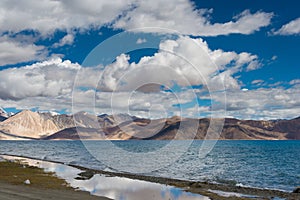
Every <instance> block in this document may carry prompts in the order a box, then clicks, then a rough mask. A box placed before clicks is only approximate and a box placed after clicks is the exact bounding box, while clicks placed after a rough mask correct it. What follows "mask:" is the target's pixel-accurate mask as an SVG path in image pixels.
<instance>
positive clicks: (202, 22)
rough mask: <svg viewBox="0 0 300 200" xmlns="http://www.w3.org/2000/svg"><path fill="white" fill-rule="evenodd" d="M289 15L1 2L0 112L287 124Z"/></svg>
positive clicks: (295, 91)
mask: <svg viewBox="0 0 300 200" xmlns="http://www.w3.org/2000/svg"><path fill="white" fill-rule="evenodd" d="M297 4H300V3H299V2H297V1H276V3H274V1H257V0H255V1H214V0H209V1H188V0H186V1H170V2H169V1H161V0H157V1H154V2H146V1H130V0H128V1H117V2H114V3H111V2H102V3H100V2H97V1H95V2H94V1H93V0H90V1H87V2H85V3H83V2H80V1H75V2H72V3H69V2H61V1H57V2H51V1H47V0H43V1H40V2H39V3H36V2H34V1H26V3H25V1H17V3H16V2H15V3H14V1H3V2H1V3H0V6H1V8H2V10H3V11H2V12H0V17H1V19H2V20H0V25H1V28H0V32H1V36H0V51H1V53H0V59H1V61H0V106H1V107H3V108H4V109H6V110H7V111H12V112H16V111H18V110H21V109H34V110H40V111H48V110H51V111H56V112H61V113H63V112H66V113H72V112H75V111H79V110H87V111H90V112H95V113H97V114H99V113H113V112H128V113H130V114H133V115H138V116H146V117H154V118H156V117H165V116H171V115H182V116H187V117H204V116H214V117H218V116H228V117H238V118H245V119H250V118H251V119H253V118H254V119H274V118H293V117H297V116H299V111H300V110H299V108H300V102H299V99H300V97H299V91H300V86H299V84H300V77H299V62H298V58H299V52H300V51H299V50H300V38H299V36H300V18H299V17H300V16H299V9H298V8H299V7H300V5H297ZM54 8H55V9H54ZM48 9H49V10H48ZM30 10H31V12H30ZM47 10H48V12H46V11H47ZM31 13H34V15H33V14H31ZM20 16H21V17H22V19H21V18H20ZM37 19H40V20H37ZM118 37H120V38H119V39H117V38H118ZM193 44H197V45H198V47H195V46H193ZM105 45H106V46H105ZM197 48H198V49H197ZM133 49H135V50H134V51H130V52H128V51H127V50H133ZM91 52H92V53H91ZM93 52H94V53H93ZM93 54H94V55H93ZM171 54H172V55H171ZM93 56H94V57H93ZM172 56H173V57H172ZM91 63H93V65H94V66H89V65H91ZM189 64H190V65H191V66H193V67H191V66H188V65H189ZM87 65H88V66H89V67H86V66H87ZM195 68H196V70H195ZM214 68H216V69H214ZM170 70H171V71H170ZM195 73H199V76H198V75H197V74H195ZM129 74H130V75H129ZM199 77H201V78H199ZM153 83H155V84H157V85H160V87H156V86H155V85H154V84H153ZM162 86H166V88H168V89H163V87H162ZM74 88H75V92H74ZM137 88H142V89H137ZM95 91H96V92H95ZM170 91H171V92H170ZM208 94H210V95H208ZM112 98H116V100H114V99H112ZM74 99H75V100H74ZM123 101H125V102H128V103H127V104H125V103H124V102H123ZM114 102H115V103H114ZM208 102H210V103H208ZM131 104H135V105H131ZM131 108H132V109H131ZM164 113H167V114H164Z"/></svg>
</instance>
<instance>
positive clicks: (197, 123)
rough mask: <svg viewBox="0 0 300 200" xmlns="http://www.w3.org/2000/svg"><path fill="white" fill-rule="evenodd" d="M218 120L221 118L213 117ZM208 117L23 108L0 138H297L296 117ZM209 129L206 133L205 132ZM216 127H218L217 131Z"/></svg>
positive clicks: (299, 121)
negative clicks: (215, 123)
mask: <svg viewBox="0 0 300 200" xmlns="http://www.w3.org/2000/svg"><path fill="white" fill-rule="evenodd" d="M215 120H221V119H215ZM211 124H212V122H211V120H210V119H208V118H202V119H192V118H180V117H176V116H174V117H172V118H168V119H154V120H150V119H145V118H138V117H132V116H129V115H127V114H119V115H116V116H111V115H106V114H104V115H100V116H94V115H90V114H88V113H85V112H79V113H76V114H75V115H53V114H51V113H38V112H32V111H29V110H24V111H22V112H20V113H17V114H15V115H13V116H11V117H9V118H7V119H6V117H3V120H1V118H0V139H2V140H3V139H10V140H13V139H43V140H78V139H89V140H104V139H108V140H132V139H135V140H171V139H178V140H181V139H192V138H194V139H224V140H286V139H300V117H298V118H295V119H291V120H239V119H233V118H226V119H225V120H224V126H223V127H217V126H216V127H212V128H211V129H208V128H209V126H210V125H211ZM208 130H210V133H209V135H207V132H208ZM217 130H222V132H221V134H220V135H219V134H217V133H218V131H217Z"/></svg>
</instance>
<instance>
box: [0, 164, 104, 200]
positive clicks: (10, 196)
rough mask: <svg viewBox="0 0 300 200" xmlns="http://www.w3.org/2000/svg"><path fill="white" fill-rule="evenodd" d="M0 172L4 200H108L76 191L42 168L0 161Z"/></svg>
mask: <svg viewBox="0 0 300 200" xmlns="http://www.w3.org/2000/svg"><path fill="white" fill-rule="evenodd" d="M0 171H1V174H0V197H1V199H4V200H36V199H64V200H75V199H87V200H109V198H106V197H100V196H92V195H91V194H90V193H89V192H86V191H79V190H76V189H75V188H72V187H70V186H69V184H68V183H67V182H66V181H65V180H64V179H61V178H59V177H57V176H56V175H55V173H51V172H45V171H44V169H42V168H38V167H33V166H30V165H26V164H22V163H21V162H18V161H15V162H11V161H9V160H5V159H3V160H1V161H0Z"/></svg>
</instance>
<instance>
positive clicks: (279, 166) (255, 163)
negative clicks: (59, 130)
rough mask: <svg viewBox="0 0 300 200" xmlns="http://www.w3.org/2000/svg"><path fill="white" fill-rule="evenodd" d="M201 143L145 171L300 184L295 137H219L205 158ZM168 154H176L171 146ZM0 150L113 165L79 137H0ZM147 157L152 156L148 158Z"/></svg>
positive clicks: (133, 147)
mask: <svg viewBox="0 0 300 200" xmlns="http://www.w3.org/2000/svg"><path fill="white" fill-rule="evenodd" d="M86 142H87V143H89V145H91V146H93V147H95V148H94V149H97V148H101V149H105V148H106V147H107V146H108V143H109V144H112V143H111V142H110V141H86ZM86 142H85V143H86ZM168 143H169V141H117V142H113V145H115V146H117V147H118V148H122V149H124V150H126V151H128V152H141V151H152V152H155V151H156V150H157V149H159V148H162V147H163V146H165V145H167V144H168ZM186 144H187V142H186V141H176V142H175V145H178V147H180V146H181V145H186ZM201 144H202V141H194V142H193V143H192V144H191V146H190V148H189V149H188V151H186V152H185V153H184V154H183V155H181V156H180V157H179V159H178V160H177V161H176V162H173V163H171V164H170V165H168V166H166V167H163V168H161V169H158V170H156V171H152V172H150V171H149V172H147V173H145V174H146V175H150V176H161V177H169V178H177V179H185V180H192V181H209V182H216V183H222V184H231V185H242V186H251V187H258V188H271V189H278V190H285V191H292V190H293V189H294V188H295V187H296V186H299V185H300V167H299V166H300V141H218V142H217V143H216V145H215V146H214V148H213V150H212V151H211V152H210V153H209V154H208V155H206V156H205V157H204V158H200V157H199V148H200V146H201ZM99 152H101V151H99ZM107 152H109V151H107ZM170 153H173V154H174V153H176V148H175V149H173V150H172V152H170ZM0 154H14V155H19V156H28V157H34V158H39V159H47V160H53V161H60V162H64V163H68V164H74V165H79V166H84V167H87V168H93V169H100V170H115V169H114V167H113V166H107V165H105V164H104V163H103V162H99V161H98V160H97V159H95V158H94V157H93V156H92V155H90V154H89V152H88V151H87V150H86V149H85V147H84V145H83V144H82V143H81V142H80V141H0ZM101 156H103V159H104V160H105V159H111V158H112V156H113V157H114V159H116V158H118V159H120V162H118V165H119V166H121V165H126V162H128V161H126V159H123V158H122V157H121V156H120V155H117V154H115V153H114V152H113V151H110V152H109V153H107V154H101ZM118 156H119V157H118ZM159 156H160V157H161V159H168V155H167V154H161V155H159ZM147 159H149V160H151V157H148V158H147ZM153 162H156V161H155V160H153ZM130 164H131V165H133V164H134V165H135V166H137V167H144V166H143V165H144V163H140V162H137V161H134V160H132V161H131V163H130Z"/></svg>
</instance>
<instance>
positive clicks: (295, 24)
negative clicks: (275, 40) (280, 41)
mask: <svg viewBox="0 0 300 200" xmlns="http://www.w3.org/2000/svg"><path fill="white" fill-rule="evenodd" d="M274 34H275V35H298V34H300V17H299V18H297V19H295V20H292V21H290V22H289V23H287V24H285V25H283V26H282V27H281V28H280V29H279V30H277V31H275V32H274Z"/></svg>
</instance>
